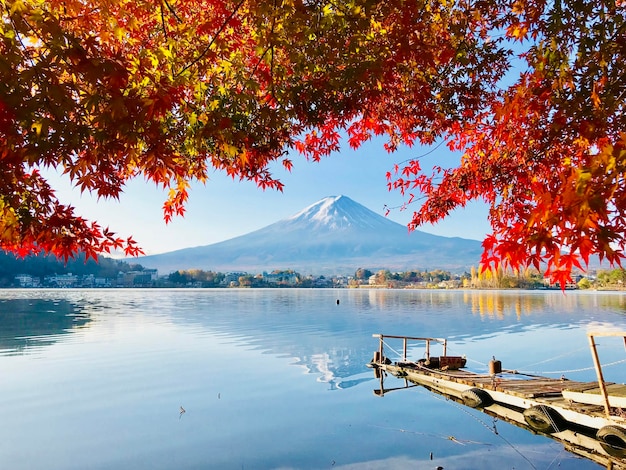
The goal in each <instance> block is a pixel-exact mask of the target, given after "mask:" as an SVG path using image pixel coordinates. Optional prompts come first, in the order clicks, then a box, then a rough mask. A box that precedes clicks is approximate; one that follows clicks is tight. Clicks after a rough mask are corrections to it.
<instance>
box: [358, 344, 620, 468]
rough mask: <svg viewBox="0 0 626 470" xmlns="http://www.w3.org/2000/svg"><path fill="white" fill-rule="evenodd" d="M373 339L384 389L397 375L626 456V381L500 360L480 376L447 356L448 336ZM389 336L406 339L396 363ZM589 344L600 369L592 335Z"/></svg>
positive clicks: (540, 429) (539, 428) (374, 364)
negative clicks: (586, 378)
mask: <svg viewBox="0 0 626 470" xmlns="http://www.w3.org/2000/svg"><path fill="white" fill-rule="evenodd" d="M612 335H613V334H612ZM374 337H377V338H379V340H380V342H379V348H378V350H377V351H376V352H375V353H374V358H373V359H372V361H371V362H370V363H369V364H368V367H371V368H373V369H374V372H375V374H376V377H378V378H380V379H381V388H382V379H383V377H384V376H385V375H388V374H389V375H393V376H395V377H398V378H401V379H404V380H406V381H410V382H411V383H413V384H416V385H422V386H424V387H426V388H428V389H429V390H432V391H434V392H437V393H440V394H443V395H446V396H448V397H452V398H455V399H456V400H458V401H460V402H462V403H464V404H465V405H467V406H471V407H473V408H479V409H481V410H483V411H485V412H488V413H493V412H494V410H499V412H498V413H499V414H500V415H503V414H505V413H504V412H503V411H502V410H508V411H507V412H506V413H508V414H509V415H511V416H514V417H515V418H511V417H510V416H509V417H508V418H509V419H511V420H513V421H518V424H520V425H521V423H519V421H520V420H521V422H522V423H523V425H524V426H525V427H528V428H529V429H531V430H533V431H534V432H540V433H544V434H548V435H552V434H555V435H556V434H558V435H559V436H561V437H563V436H569V434H571V436H570V438H569V439H570V440H572V441H576V439H577V437H576V436H577V435H581V436H586V438H590V439H591V440H592V441H597V443H596V444H597V446H600V447H601V448H602V449H603V450H604V452H605V453H606V454H607V455H610V456H612V457H615V456H617V457H618V458H619V459H620V462H621V459H626V412H625V411H626V385H624V384H616V383H607V382H605V381H604V379H603V376H602V372H601V369H600V371H598V372H597V375H598V377H599V378H600V380H601V381H599V382H577V381H571V380H567V379H565V378H560V379H555V378H549V377H541V376H536V375H526V374H521V373H518V372H517V371H514V370H502V369H501V366H500V364H499V361H494V363H493V364H490V373H489V374H479V373H475V372H471V371H468V370H466V369H465V368H464V366H465V359H464V358H462V357H459V356H448V355H447V341H446V340H445V339H441V338H419V337H408V336H388V335H380V334H377V335H374ZM624 338H626V333H624ZM389 339H393V340H401V341H402V348H401V349H402V358H401V359H400V360H399V361H396V362H392V361H391V360H390V359H389V358H387V357H386V356H385V340H389ZM409 340H410V341H420V342H424V343H425V348H426V352H425V355H424V358H422V359H420V360H417V361H411V360H409V359H408V358H407V357H406V356H407V342H408V341H409ZM437 344H438V345H440V346H441V347H442V349H443V354H442V355H441V356H435V355H433V354H432V352H431V349H432V347H433V346H434V345H437ZM590 344H592V345H593V347H592V353H593V354H595V356H594V362H595V363H596V366H598V367H599V360H598V359H597V352H596V351H595V343H594V342H593V336H591V339H590ZM625 344H626V341H625ZM622 408H624V409H625V411H622ZM568 433H569V434H568ZM566 441H567V442H570V441H569V440H566ZM576 442H577V441H576ZM577 445H579V444H577ZM624 462H625V463H626V460H624ZM620 468H621V467H620Z"/></svg>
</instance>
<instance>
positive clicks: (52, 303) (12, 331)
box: [0, 299, 91, 355]
mask: <svg viewBox="0 0 626 470" xmlns="http://www.w3.org/2000/svg"><path fill="white" fill-rule="evenodd" d="M90 321H91V320H90V317H89V316H88V315H86V314H83V313H81V310H80V308H79V307H77V306H76V305H75V304H74V303H72V302H69V301H67V300H47V299H0V325H2V329H0V354H2V355H16V354H26V353H27V352H29V351H30V350H32V349H36V348H40V347H43V346H48V345H50V344H53V343H55V342H57V341H58V340H59V337H60V336H62V335H66V334H68V333H71V332H72V331H75V330H76V329H78V328H82V327H84V326H86V325H87V324H88V323H89V322H90Z"/></svg>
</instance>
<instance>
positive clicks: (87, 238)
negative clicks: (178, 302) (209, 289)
mask: <svg viewBox="0 0 626 470" xmlns="http://www.w3.org/2000/svg"><path fill="white" fill-rule="evenodd" d="M0 9H1V10H0V15H1V18H2V19H1V21H0V162H1V163H0V247H1V248H2V249H4V250H6V251H11V252H15V253H18V254H21V255H25V254H29V253H33V252H40V251H43V252H46V253H52V254H55V255H57V256H60V257H64V258H66V259H67V258H68V257H71V256H73V255H75V254H76V253H77V252H83V253H85V254H86V255H87V257H94V258H95V257H96V256H97V254H98V253H103V252H108V251H110V250H112V249H120V248H121V249H124V250H125V251H126V253H127V254H129V255H136V254H140V253H141V250H140V249H139V248H138V246H137V245H136V243H135V241H134V240H133V239H132V238H129V239H127V240H123V239H121V238H119V237H117V236H116V235H115V234H114V233H112V232H111V231H109V230H108V229H105V228H102V227H100V226H99V225H98V224H97V223H96V222H91V221H88V220H86V219H84V218H83V217H81V216H80V215H77V214H75V212H74V209H73V208H72V207H69V206H67V205H64V204H62V203H61V202H60V201H58V200H57V198H56V196H55V194H54V190H53V188H51V187H50V185H49V184H48V182H47V181H46V179H45V178H44V177H43V176H42V173H41V171H40V170H41V169H44V168H56V169H58V170H60V171H61V172H63V173H64V174H65V175H66V177H67V178H69V179H70V180H71V181H72V182H73V184H74V185H76V186H77V187H78V188H80V190H82V191H89V192H93V193H95V194H96V195H98V196H99V197H104V198H118V197H119V196H120V193H121V191H122V190H123V188H124V184H125V183H126V182H127V181H129V180H130V179H132V178H135V177H140V176H141V177H145V178H146V179H147V180H149V181H152V182H154V183H156V184H157V185H159V186H162V187H164V188H167V189H169V190H170V191H169V197H168V199H167V200H166V201H165V202H164V206H163V210H164V217H165V220H166V221H169V220H170V219H171V218H172V217H174V216H177V215H182V214H183V213H184V206H185V203H186V201H187V199H188V189H189V186H190V184H191V183H192V182H193V181H200V182H205V181H207V176H208V171H209V170H212V169H214V168H216V169H219V170H222V171H224V172H226V173H227V174H229V175H231V176H232V177H233V178H241V179H247V180H252V181H254V182H256V183H257V185H258V186H259V187H260V188H263V189H266V188H270V189H275V190H281V189H282V183H281V182H280V181H278V180H276V179H275V178H274V177H273V176H272V173H271V167H272V165H275V164H279V165H283V166H284V167H286V168H287V169H290V168H291V166H292V159H293V158H296V157H299V156H300V155H301V156H304V157H306V158H309V159H312V160H319V159H321V158H323V157H327V156H329V155H331V153H333V152H336V151H339V150H340V146H341V145H342V144H344V142H345V143H347V145H348V146H350V147H353V148H357V147H359V146H360V145H361V144H362V143H363V142H365V141H367V140H369V139H371V138H372V137H374V136H382V137H384V138H385V141H386V144H385V145H384V147H385V149H386V150H387V151H389V152H393V151H394V150H395V149H396V148H398V146H402V145H409V146H411V145H414V144H421V145H433V144H437V143H441V142H445V144H446V145H447V146H448V147H449V148H450V149H452V150H454V151H457V152H458V153H459V155H460V156H461V158H460V162H459V165H458V166H457V167H454V168H438V167H436V168H434V169H433V168H424V169H423V168H421V166H420V160H419V159H415V160H411V161H408V162H405V163H403V164H402V165H399V166H397V167H396V168H393V169H390V170H391V171H390V172H389V174H388V179H389V187H390V189H392V190H399V191H401V192H402V193H403V194H405V196H406V201H407V207H408V208H411V209H413V208H414V209H413V210H414V215H413V220H412V222H411V223H410V227H409V228H416V227H418V226H420V225H421V224H424V223H431V222H436V221H438V220H441V219H442V218H444V217H446V216H447V215H448V214H449V213H450V212H451V211H452V210H454V209H455V208H457V207H462V206H464V205H465V204H466V203H467V202H469V201H471V200H474V199H482V200H484V201H486V202H487V203H488V204H489V205H490V222H491V225H492V228H493V233H492V234H491V235H490V236H488V237H487V238H486V240H485V241H484V254H483V258H482V264H483V266H485V267H494V266H496V265H504V266H505V267H514V268H515V267H523V266H528V265H532V266H535V267H537V268H540V267H541V268H542V269H544V268H547V272H548V273H549V274H550V275H551V276H552V278H553V279H554V280H557V281H562V282H564V281H566V280H567V279H569V276H570V272H571V270H572V269H573V268H575V267H584V265H585V263H586V262H587V261H588V260H589V257H590V256H593V255H597V256H599V257H600V258H606V259H607V260H608V261H609V262H611V263H614V264H615V263H618V264H619V262H620V260H621V259H622V258H623V251H624V234H625V233H626V226H625V224H626V219H625V218H624V216H623V213H624V210H625V209H626V194H625V185H624V178H623V175H624V171H625V165H626V134H625V133H624V130H625V126H624V124H625V120H626V117H625V115H624V102H625V99H626V88H625V85H624V83H626V80H625V78H626V77H625V76H624V75H625V74H626V66H625V65H626V64H625V61H624V56H625V54H626V25H625V21H624V15H625V8H624V4H623V3H622V1H621V0H620V1H608V2H596V1H592V0H587V1H585V0H582V1H575V2H574V1H573V0H558V1H556V2H552V1H550V2H548V1H541V0H539V1H527V0H515V1H510V0H504V1H502V0H476V1H472V0H460V1H448V0H419V1H418V0H385V1H374V0H336V1H325V0H319V1H315V0H276V1H269V2H268V1H265V0H263V1H261V0H256V1H255V0H235V1H228V0H226V1H222V0H220V1H214V0H204V1H200V0H184V1H183V0H161V1H156V2H155V1H145V0H132V1H129V0H119V1H116V2H110V1H108V0H87V1H82V0H81V1H79V0H63V1H60V0H50V1H43V0H0ZM355 177H357V178H358V174H355Z"/></svg>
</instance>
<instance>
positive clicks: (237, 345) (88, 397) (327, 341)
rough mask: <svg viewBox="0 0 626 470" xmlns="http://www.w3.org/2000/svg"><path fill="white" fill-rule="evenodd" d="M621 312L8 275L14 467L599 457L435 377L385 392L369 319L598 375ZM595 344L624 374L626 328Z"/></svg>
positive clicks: (510, 300) (541, 462)
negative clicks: (433, 388) (436, 386)
mask: <svg viewBox="0 0 626 470" xmlns="http://www.w3.org/2000/svg"><path fill="white" fill-rule="evenodd" d="M607 329H609V330H626V295H624V294H621V293H597V292H575V291H571V292H570V291H568V292H567V293H565V294H563V293H562V292H560V291H541V292H540V291H536V292H535V291H533V292H520V291H460V290H459V291H438V290H433V291H430V290H428V291H427V290H375V289H372V290H368V289H337V290H332V289H328V290H325V289H312V290H305V289H302V290H300V289H284V290H281V289H260V290H252V289H247V290H246V289H215V290H212V289H198V290H194V289H184V290H159V289H145V290H132V289H128V290H113V289H110V290H106V289H103V290H0V386H1V390H2V400H0V417H1V426H0V468H2V469H12V470H19V469H25V470H39V469H46V470H53V469H64V470H65V469H212V468H215V469H238V470H241V469H406V468H412V469H416V468H417V469H422V468H423V469H436V468H437V467H442V468H444V469H448V470H449V469H483V470H484V469H498V470H501V469H517V470H520V469H556V468H561V469H595V468H601V467H599V465H598V464H596V463H594V462H592V461H591V460H587V459H583V458H579V457H577V456H576V455H574V454H572V453H570V452H567V451H566V450H564V448H563V445H561V444H560V443H559V442H556V441H554V440H552V439H549V438H547V437H544V436H540V435H534V434H532V433H530V432H528V431H527V430H524V429H521V428H518V427H516V426H513V425H511V424H508V423H506V422H504V421H498V420H495V419H494V418H491V417H490V416H488V415H486V414H484V413H482V412H480V411H478V410H474V409H471V408H468V407H464V406H462V405H459V404H457V403H455V402H453V401H450V400H446V399H445V398H444V397H442V396H439V395H437V394H434V393H432V392H429V391H428V390H426V389H424V388H422V387H414V388H409V389H404V390H398V391H395V392H393V393H387V394H385V395H384V396H383V397H379V396H376V395H375V394H374V393H373V391H374V390H375V389H378V388H379V386H380V384H379V381H378V380H377V379H375V378H374V374H373V372H372V370H370V369H368V368H366V367H365V364H366V363H367V362H369V361H370V359H371V358H372V356H373V352H374V351H375V350H376V348H377V346H378V340H377V339H376V338H373V337H372V334H376V333H383V334H390V335H408V336H432V337H444V338H447V339H448V341H449V346H448V350H449V354H455V355H466V356H467V359H468V366H470V368H471V369H474V370H484V371H486V370H487V364H488V362H489V361H490V360H491V359H492V357H493V356H495V357H496V358H497V359H499V360H501V361H502V365H503V367H505V368H511V369H517V370H520V371H527V372H533V373H539V374H544V375H548V376H553V377H560V376H561V375H565V376H566V377H567V378H570V379H575V380H595V372H594V369H593V362H592V358H591V354H590V351H589V347H588V342H587V337H586V333H587V332H588V331H604V330H607ZM598 343H599V347H598V350H599V354H600V359H601V361H602V363H603V364H605V369H604V373H605V377H606V379H607V380H611V381H615V382H626V367H624V362H623V361H624V360H625V359H626V352H625V351H624V344H623V342H621V340H620V339H619V338H600V339H599V341H598ZM392 359H393V357H392ZM401 385H403V382H402V381H401V380H399V379H397V378H395V377H388V378H387V379H386V381H385V387H398V386H401Z"/></svg>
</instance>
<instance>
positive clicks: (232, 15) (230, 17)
mask: <svg viewBox="0 0 626 470" xmlns="http://www.w3.org/2000/svg"><path fill="white" fill-rule="evenodd" d="M245 1H246V0H240V1H239V3H238V4H237V6H236V7H235V9H234V10H233V11H232V12H231V13H230V15H228V18H226V20H225V21H224V23H222V26H220V29H218V30H217V32H216V33H215V36H213V39H211V42H209V44H208V45H207V46H206V47H205V48H204V49H203V50H202V52H201V53H200V55H199V56H198V57H196V58H195V59H193V60H192V61H191V62H190V63H189V64H187V65H186V66H185V67H183V68H182V69H181V71H180V72H178V73H177V74H176V76H177V77H178V76H180V75H182V74H183V73H185V72H186V71H187V70H189V69H190V68H191V67H193V66H194V65H195V64H197V63H198V62H200V60H201V59H202V58H203V57H204V56H205V55H206V54H207V52H209V50H210V49H211V46H212V45H213V44H214V43H215V41H216V40H217V38H218V37H219V35H220V34H221V33H222V31H224V29H225V28H226V26H227V25H228V23H230V20H232V19H233V17H234V16H235V15H236V14H237V11H239V9H240V8H241V5H243V4H244V2H245ZM166 3H167V2H166Z"/></svg>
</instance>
